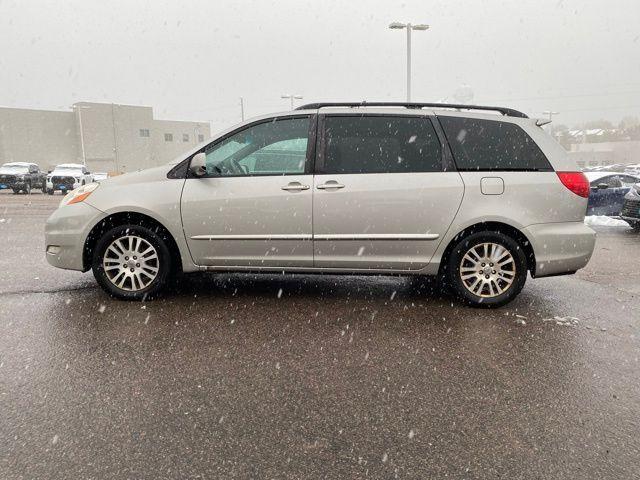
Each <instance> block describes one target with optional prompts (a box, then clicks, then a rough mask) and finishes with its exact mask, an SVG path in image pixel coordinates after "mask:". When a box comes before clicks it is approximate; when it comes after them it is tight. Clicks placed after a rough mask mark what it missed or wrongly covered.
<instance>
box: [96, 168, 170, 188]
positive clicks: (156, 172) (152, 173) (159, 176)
mask: <svg viewBox="0 0 640 480" xmlns="http://www.w3.org/2000/svg"><path fill="white" fill-rule="evenodd" d="M171 168H172V166H171V165H162V166H160V167H153V168H147V169H146V170H139V171H137V172H130V173H123V174H122V175H117V176H115V177H109V178H107V179H105V180H101V181H100V185H101V186H100V188H102V187H103V186H105V187H109V186H111V185H113V186H121V185H134V184H137V183H147V182H154V181H159V180H166V179H167V173H169V170H171Z"/></svg>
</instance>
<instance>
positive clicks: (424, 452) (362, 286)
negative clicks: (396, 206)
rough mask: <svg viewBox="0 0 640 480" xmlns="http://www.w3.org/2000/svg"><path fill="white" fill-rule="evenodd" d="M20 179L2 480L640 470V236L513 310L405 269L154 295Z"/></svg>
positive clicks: (6, 241)
mask: <svg viewBox="0 0 640 480" xmlns="http://www.w3.org/2000/svg"><path fill="white" fill-rule="evenodd" d="M60 199H61V197H60V196H59V195H56V196H54V197H50V196H48V195H41V194H33V195H30V196H27V195H18V196H16V195H12V194H6V193H0V246H1V249H0V478H2V479H81V478H82V479H85V478H86V479H121V478H131V479H147V478H148V479H205V478H206V479H211V478H225V479H228V478H277V479H281V478H282V479H315V478H328V479H344V478H350V479H351V478H354V479H357V478H385V479H386V478H415V479H427V478H438V479H439V478H452V479H488V478H503V479H519V478H523V479H524V478H526V479H534V478H535V479H560V478H562V479H604V478H606V479H630V478H640V420H639V419H640V387H639V381H640V364H639V360H638V357H639V355H640V353H639V352H640V348H639V332H638V329H639V327H640V235H637V234H634V233H633V232H632V231H631V230H630V229H625V228H598V240H597V244H596V250H595V253H594V257H593V259H592V260H591V262H590V264H589V265H588V267H587V268H586V269H584V270H582V271H580V272H578V274H576V275H573V276H566V277H554V278H548V279H538V280H532V279H528V281H527V284H526V285H525V288H524V290H523V292H522V293H521V295H520V296H519V297H518V298H517V299H516V300H515V301H514V302H513V303H511V304H509V305H508V306H507V307H504V308H502V309H499V310H493V311H487V310H474V309H469V308H465V307H462V306H461V305H460V304H458V303H457V302H455V301H454V300H452V299H451V298H450V297H448V296H447V295H446V293H444V292H441V291H440V290H439V288H438V286H437V285H436V284H434V283H433V282H417V281H414V280H412V279H407V278H399V277H340V276H310V275H268V276H255V275H248V274H247V275H235V274H234V275H229V274H210V275H209V274H207V275H204V274H198V275H195V276H188V277H185V278H184V280H183V281H181V282H180V287H179V290H178V291H176V292H172V293H170V294H168V295H167V296H166V297H164V298H162V299H160V300H157V301H153V302H147V303H127V302H121V301H117V300H112V299H110V298H109V297H108V296H107V295H106V294H105V293H103V292H102V290H100V289H99V288H98V287H97V285H96V283H95V281H94V279H93V277H92V275H91V273H86V274H82V273H78V272H68V271H62V270H57V269H54V268H52V267H50V266H49V265H48V264H47V263H46V260H45V258H44V238H43V225H44V221H45V219H46V217H47V216H48V215H49V214H50V212H51V211H53V209H54V208H56V206H57V203H58V202H59V201H60Z"/></svg>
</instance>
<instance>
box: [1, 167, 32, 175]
mask: <svg viewBox="0 0 640 480" xmlns="http://www.w3.org/2000/svg"><path fill="white" fill-rule="evenodd" d="M27 173H29V171H28V170H26V169H25V170H24V171H22V170H15V169H13V168H0V175H26V174H27Z"/></svg>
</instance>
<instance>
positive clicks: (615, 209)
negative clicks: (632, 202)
mask: <svg viewBox="0 0 640 480" xmlns="http://www.w3.org/2000/svg"><path fill="white" fill-rule="evenodd" d="M585 175H586V176H587V179H588V180H589V183H590V185H591V193H590V194H589V203H588V204H587V215H607V216H610V217H611V216H618V215H620V211H621V210H622V204H623V203H624V196H625V195H626V194H627V193H628V192H629V190H630V189H631V187H632V186H633V184H635V183H638V182H640V177H638V176H634V175H629V174H626V173H612V172H586V173H585Z"/></svg>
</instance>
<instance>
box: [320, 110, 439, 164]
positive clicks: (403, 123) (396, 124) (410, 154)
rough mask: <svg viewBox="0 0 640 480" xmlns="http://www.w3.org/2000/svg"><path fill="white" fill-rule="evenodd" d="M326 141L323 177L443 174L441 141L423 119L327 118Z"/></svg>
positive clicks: (429, 122) (428, 122) (427, 121)
mask: <svg viewBox="0 0 640 480" xmlns="http://www.w3.org/2000/svg"><path fill="white" fill-rule="evenodd" d="M325 138H326V148H325V161H324V167H323V168H322V173H402V172H434V171H440V170H442V148H441V146H440V141H439V139H438V137H437V135H436V132H435V130H434V128H433V125H432V124H431V121H430V120H428V119H426V118H424V117H420V118H417V117H416V118H414V117H381V116H365V117H363V116H358V117H355V116H353V117H351V116H334V117H326V119H325Z"/></svg>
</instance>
